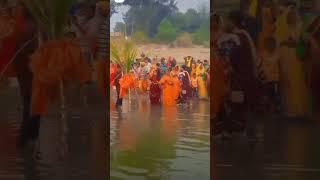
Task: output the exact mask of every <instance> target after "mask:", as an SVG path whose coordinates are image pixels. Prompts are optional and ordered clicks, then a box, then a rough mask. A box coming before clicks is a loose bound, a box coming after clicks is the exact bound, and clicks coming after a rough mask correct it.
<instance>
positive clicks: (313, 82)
mask: <svg viewBox="0 0 320 180" xmlns="http://www.w3.org/2000/svg"><path fill="white" fill-rule="evenodd" d="M261 9H262V10H261V18H260V19H259V20H260V21H261V23H260V25H259V23H258V17H257V16H252V15H250V13H243V12H240V11H233V12H231V13H229V15H228V16H227V17H222V16H220V15H219V14H214V15H213V18H212V23H211V36H212V38H213V47H212V48H213V57H214V58H213V59H211V64H212V69H213V73H212V83H211V97H212V99H211V110H212V112H213V116H214V117H215V119H216V121H215V122H216V123H215V128H214V134H215V135H222V137H231V135H232V133H233V132H235V131H240V132H247V135H250V132H254V131H250V129H252V128H250V127H249V124H250V123H249V122H250V121H251V120H252V119H254V116H255V115H256V112H258V107H263V108H261V109H263V111H264V112H267V113H268V114H271V115H275V116H276V117H286V118H295V119H305V118H309V117H311V118H313V117H314V116H315V113H317V112H319V102H320V101H319V92H320V89H319V84H320V79H319V77H320V76H319V64H320V63H319V58H318V57H319V42H320V36H319V35H320V29H319V25H320V18H319V16H318V15H311V14H310V13H309V14H308V13H304V14H302V13H301V12H300V11H299V8H298V7H297V6H296V4H295V3H288V4H286V5H280V4H276V3H274V2H273V1H272V0H270V1H265V3H264V4H263V5H262V8H261ZM302 17H305V18H302ZM302 19H303V20H302ZM257 27H261V28H257ZM259 29H260V30H259ZM252 135H254V133H253V134H252Z"/></svg>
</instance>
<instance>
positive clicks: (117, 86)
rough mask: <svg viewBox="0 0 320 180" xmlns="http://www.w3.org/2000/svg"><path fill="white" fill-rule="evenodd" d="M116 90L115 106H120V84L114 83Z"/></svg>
mask: <svg viewBox="0 0 320 180" xmlns="http://www.w3.org/2000/svg"><path fill="white" fill-rule="evenodd" d="M116 91H117V102H116V106H117V107H118V106H122V98H120V84H116Z"/></svg>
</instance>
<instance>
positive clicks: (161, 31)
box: [156, 19, 177, 43]
mask: <svg viewBox="0 0 320 180" xmlns="http://www.w3.org/2000/svg"><path fill="white" fill-rule="evenodd" d="M176 37H177V31H176V29H175V27H174V26H173V25H172V24H171V23H170V21H168V20H167V19H164V20H162V22H161V23H160V25H159V28H158V34H157V36H156V39H157V40H159V41H160V42H165V43H168V42H172V41H174V40H175V39H176Z"/></svg>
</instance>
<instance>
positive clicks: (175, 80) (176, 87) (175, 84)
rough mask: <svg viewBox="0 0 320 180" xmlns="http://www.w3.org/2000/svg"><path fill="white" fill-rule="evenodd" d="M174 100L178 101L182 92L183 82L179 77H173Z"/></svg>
mask: <svg viewBox="0 0 320 180" xmlns="http://www.w3.org/2000/svg"><path fill="white" fill-rule="evenodd" d="M172 81H173V89H174V90H173V94H174V99H175V100H176V99H178V98H179V95H180V92H181V85H182V84H181V82H180V80H179V78H178V77H172Z"/></svg>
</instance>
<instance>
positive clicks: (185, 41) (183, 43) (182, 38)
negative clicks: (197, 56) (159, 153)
mask: <svg viewBox="0 0 320 180" xmlns="http://www.w3.org/2000/svg"><path fill="white" fill-rule="evenodd" d="M176 45H177V46H179V47H191V46H192V35H191V34H189V33H182V34H180V35H179V36H178V38H177V40H176Z"/></svg>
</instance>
